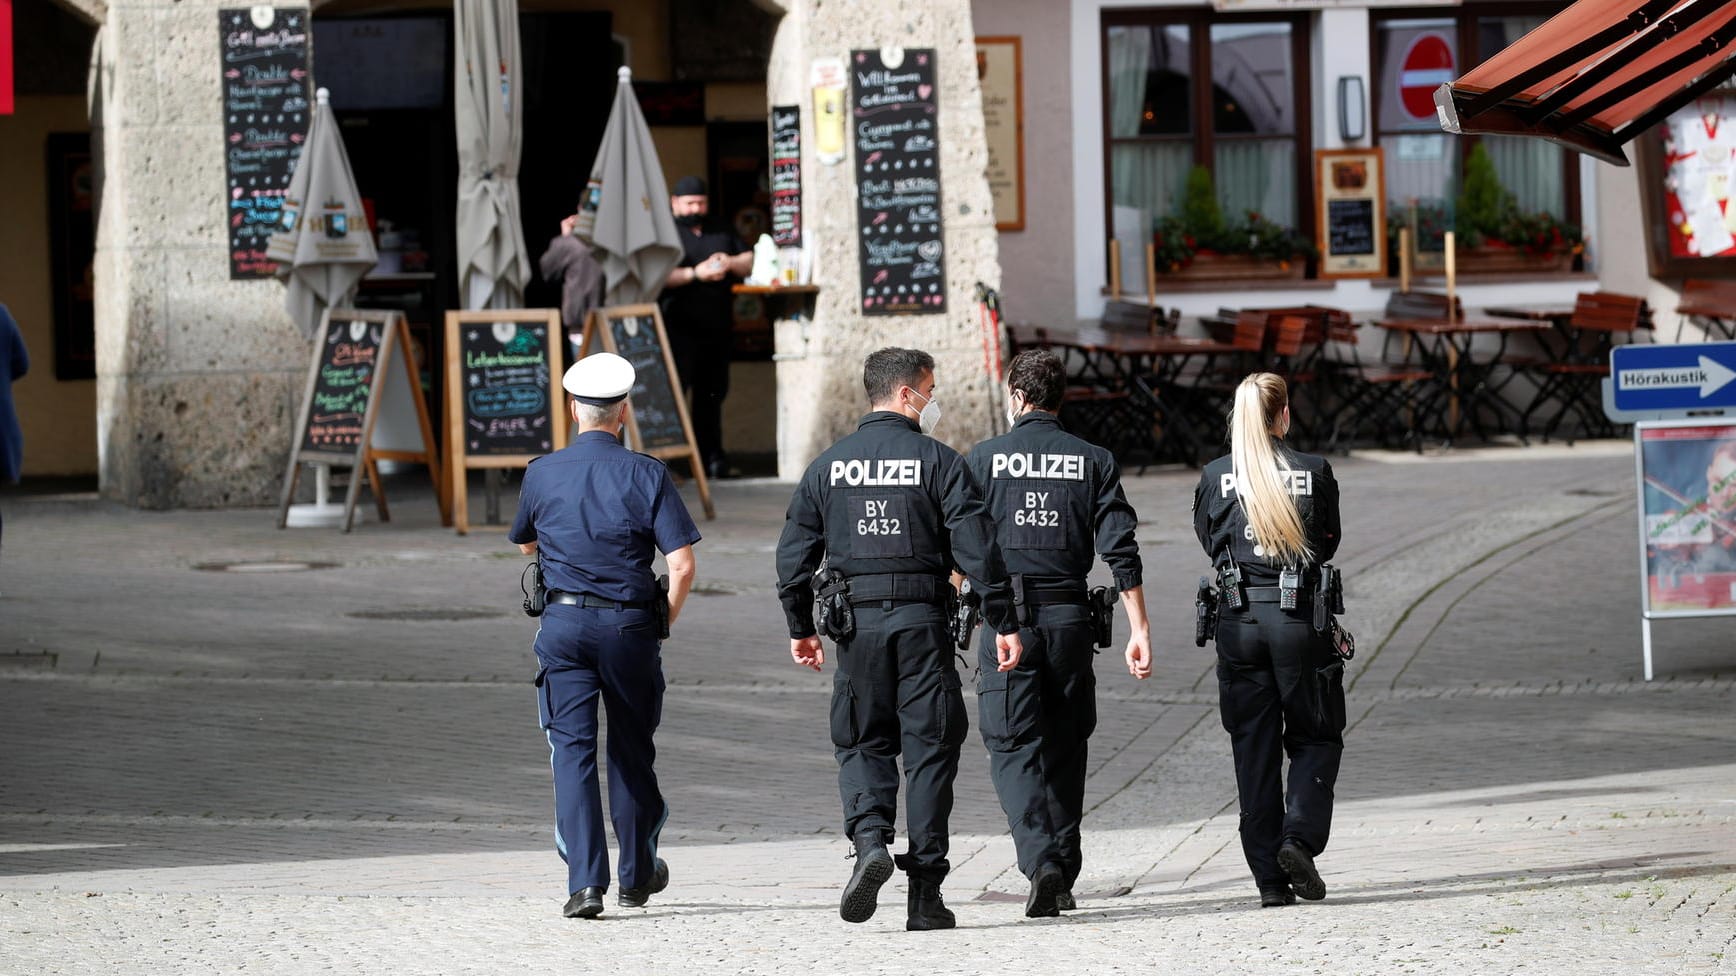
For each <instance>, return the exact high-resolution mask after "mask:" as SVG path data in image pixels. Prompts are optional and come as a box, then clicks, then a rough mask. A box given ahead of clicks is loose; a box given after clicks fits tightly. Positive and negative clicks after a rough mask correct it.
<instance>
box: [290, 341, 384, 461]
mask: <svg viewBox="0 0 1736 976" xmlns="http://www.w3.org/2000/svg"><path fill="white" fill-rule="evenodd" d="M325 325H326V327H325V331H324V332H323V333H322V334H321V337H320V344H319V360H318V367H317V368H316V369H315V370H314V376H313V392H312V393H311V394H310V395H309V398H308V414H307V422H306V423H305V424H303V425H302V439H301V449H302V450H304V451H312V452H315V453H324V454H351V453H354V451H355V450H356V448H357V447H358V446H360V445H361V443H362V437H363V434H364V433H365V430H364V428H365V421H366V419H367V416H368V404H369V400H370V399H371V398H372V396H373V392H374V373H375V371H376V370H378V369H379V367H380V360H381V356H380V347H381V343H382V341H383V340H384V338H385V332H386V327H385V325H384V324H382V323H380V322H368V321H356V322H351V321H347V320H344V319H338V318H328V319H327V320H326V324H325Z"/></svg>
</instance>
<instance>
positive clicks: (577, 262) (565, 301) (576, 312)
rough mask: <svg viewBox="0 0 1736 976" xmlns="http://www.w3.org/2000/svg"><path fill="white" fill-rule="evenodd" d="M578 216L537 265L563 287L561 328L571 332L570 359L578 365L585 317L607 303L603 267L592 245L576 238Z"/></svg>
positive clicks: (563, 225)
mask: <svg viewBox="0 0 1736 976" xmlns="http://www.w3.org/2000/svg"><path fill="white" fill-rule="evenodd" d="M578 219H579V218H578V215H577V214H574V215H573V216H570V217H568V218H566V219H565V220H562V221H561V232H560V234H559V235H557V236H556V237H555V238H554V239H553V240H551V241H549V246H548V250H546V251H544V252H543V256H542V260H540V261H538V262H537V265H538V267H540V268H541V269H542V276H543V280H545V281H547V282H549V283H550V284H554V283H556V282H559V283H560V286H561V325H562V326H564V327H565V328H566V330H567V359H568V361H569V362H578V358H579V342H580V340H581V338H582V337H583V335H584V331H585V316H586V315H587V314H588V313H589V312H590V311H591V309H593V308H596V307H597V306H599V305H601V304H603V266H602V264H600V263H598V261H597V259H596V258H595V257H594V256H592V254H591V246H590V245H589V244H586V243H585V242H584V241H581V240H579V239H578V238H577V237H575V236H574V235H573V222H574V221H576V220H578Z"/></svg>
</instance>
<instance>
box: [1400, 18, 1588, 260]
mask: <svg viewBox="0 0 1736 976" xmlns="http://www.w3.org/2000/svg"><path fill="white" fill-rule="evenodd" d="M1483 9H1484V10H1488V9H1489V8H1487V7H1485V8H1483ZM1500 9H1501V14H1500V15H1499V16H1491V15H1485V14H1483V13H1480V12H1479V11H1478V9H1477V8H1476V7H1475V6H1472V7H1466V8H1461V9H1460V10H1459V11H1457V12H1454V13H1451V14H1446V15H1442V14H1441V13H1440V12H1437V11H1434V10H1431V11H1428V12H1427V13H1426V14H1424V13H1423V12H1415V13H1412V12H1400V13H1388V14H1383V15H1380V16H1379V17H1378V18H1377V19H1376V20H1375V21H1374V23H1373V25H1372V27H1373V30H1372V32H1371V36H1372V39H1373V43H1374V61H1373V63H1374V71H1375V82H1374V99H1375V113H1374V115H1375V126H1376V139H1377V140H1378V142H1379V144H1380V145H1381V146H1382V147H1383V148H1385V150H1386V169H1387V172H1386V186H1387V199H1388V204H1389V209H1388V212H1389V213H1390V214H1391V215H1392V217H1393V219H1395V220H1408V219H1410V215H1411V214H1412V213H1413V212H1414V213H1415V214H1416V215H1417V222H1418V223H1419V225H1420V226H1421V230H1422V238H1421V241H1420V243H1421V244H1422V246H1423V248H1424V249H1425V250H1426V249H1428V248H1429V246H1430V244H1431V243H1432V244H1434V246H1436V247H1438V246H1439V243H1438V237H1436V236H1435V235H1437V234H1438V232H1439V231H1441V230H1450V229H1453V227H1454V225H1455V218H1456V212H1457V205H1458V198H1459V195H1460V193H1461V191H1462V190H1463V183H1464V174H1465V165H1466V162H1467V161H1468V160H1469V158H1470V156H1471V154H1472V153H1473V152H1474V151H1475V150H1476V149H1477V147H1479V146H1481V147H1482V151H1483V152H1484V153H1486V154H1487V155H1488V158H1489V161H1490V162H1491V163H1492V164H1493V167H1494V172H1495V175H1496V176H1497V177H1498V178H1499V180H1500V183H1501V187H1502V188H1503V189H1504V190H1505V191H1506V192H1507V193H1508V194H1510V195H1511V199H1512V203H1513V205H1514V207H1515V208H1516V209H1517V211H1519V212H1521V213H1525V214H1538V213H1543V214H1549V215H1550V216H1552V217H1555V218H1557V219H1558V220H1561V221H1564V222H1566V223H1568V224H1577V223H1578V221H1579V209H1580V207H1579V168H1578V158H1579V156H1578V154H1577V153H1573V152H1569V151H1568V150H1566V149H1563V148H1562V147H1560V146H1558V145H1556V144H1554V143H1551V142H1547V141H1545V140H1542V139H1527V138H1521V137H1517V136H1463V137H1461V136H1454V135H1449V134H1447V133H1445V132H1442V131H1441V127H1440V122H1439V120H1438V119H1437V118H1436V115H1435V105H1434V90H1435V89H1436V88H1438V87H1440V85H1442V84H1444V83H1446V82H1450V81H1452V80H1453V79H1454V78H1457V77H1458V76H1460V75H1462V74H1464V73H1465V72H1466V71H1468V70H1470V69H1471V68H1473V67H1475V66H1476V65H1477V64H1480V63H1482V62H1483V61H1484V60H1486V59H1488V58H1489V57H1490V56H1492V55H1494V54H1496V53H1497V52H1499V51H1501V50H1502V49H1503V48H1505V47H1506V46H1507V45H1509V44H1511V43H1513V42H1514V41H1517V40H1518V39H1519V38H1521V37H1523V36H1524V35H1525V34H1527V33H1528V32H1530V31H1531V30H1532V29H1534V28H1536V27H1537V26H1538V25H1540V24H1542V23H1543V22H1544V21H1545V20H1547V19H1549V17H1550V16H1551V15H1553V14H1554V13H1556V12H1558V11H1559V10H1560V9H1561V8H1560V5H1559V4H1503V5H1502V6H1501V8H1500Z"/></svg>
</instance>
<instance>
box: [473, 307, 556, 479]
mask: <svg viewBox="0 0 1736 976" xmlns="http://www.w3.org/2000/svg"><path fill="white" fill-rule="evenodd" d="M559 334H560V330H559V329H558V328H556V329H553V330H551V329H550V327H549V323H548V320H547V319H546V318H543V319H542V320H540V321H534V322H522V323H520V322H493V323H483V322H477V323H473V324H470V325H466V326H462V327H461V328H460V329H459V339H458V349H459V355H460V360H459V363H458V367H459V369H461V370H462V371H463V375H462V378H461V379H460V382H459V386H460V387H461V388H462V389H463V390H464V397H463V402H462V404H461V409H462V410H463V411H464V441H465V443H464V450H465V453H467V454H547V453H548V452H549V451H551V450H554V423H553V420H552V418H551V417H550V413H551V410H550V408H551V407H554V406H556V405H555V403H554V402H553V401H552V399H551V397H550V396H549V351H548V344H549V336H551V335H559Z"/></svg>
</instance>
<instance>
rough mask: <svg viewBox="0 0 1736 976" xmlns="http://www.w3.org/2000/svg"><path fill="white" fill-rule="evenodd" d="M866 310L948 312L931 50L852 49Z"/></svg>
mask: <svg viewBox="0 0 1736 976" xmlns="http://www.w3.org/2000/svg"><path fill="white" fill-rule="evenodd" d="M850 78H851V95H850V117H851V122H852V125H853V128H852V133H853V136H852V137H853V138H854V140H855V147H856V155H855V166H856V190H857V193H856V226H857V228H858V234H857V238H858V255H859V260H860V264H861V289H862V313H863V314H864V315H929V314H934V313H937V312H944V311H946V261H945V256H944V255H943V254H942V253H941V246H942V245H941V239H942V238H941V214H942V208H941V199H940V126H939V106H938V105H937V104H936V97H935V96H936V94H937V93H936V89H935V83H934V51H933V50H931V49H928V48H903V49H894V50H892V51H890V52H883V51H880V50H864V51H852V52H850Z"/></svg>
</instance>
